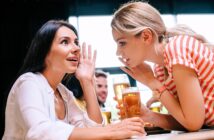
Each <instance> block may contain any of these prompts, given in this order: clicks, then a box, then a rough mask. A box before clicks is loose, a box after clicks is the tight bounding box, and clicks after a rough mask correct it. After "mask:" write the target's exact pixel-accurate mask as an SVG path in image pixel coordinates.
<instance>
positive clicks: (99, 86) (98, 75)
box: [95, 70, 108, 107]
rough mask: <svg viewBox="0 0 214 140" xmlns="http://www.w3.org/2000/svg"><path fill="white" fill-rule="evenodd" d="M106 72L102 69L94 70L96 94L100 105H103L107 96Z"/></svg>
mask: <svg viewBox="0 0 214 140" xmlns="http://www.w3.org/2000/svg"><path fill="white" fill-rule="evenodd" d="M107 78H108V77H107V74H106V73H105V72H104V71H102V70H96V71H95V82H96V88H95V90H96V94H97V99H98V103H99V105H100V107H105V102H106V98H107V96H108V80H107Z"/></svg>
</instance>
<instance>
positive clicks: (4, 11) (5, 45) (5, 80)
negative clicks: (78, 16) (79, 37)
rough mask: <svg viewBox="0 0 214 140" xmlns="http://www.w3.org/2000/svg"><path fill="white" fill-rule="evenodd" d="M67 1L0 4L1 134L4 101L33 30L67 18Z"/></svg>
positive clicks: (11, 1)
mask: <svg viewBox="0 0 214 140" xmlns="http://www.w3.org/2000/svg"><path fill="white" fill-rule="evenodd" d="M68 16H69V8H68V5H67V2H66V1H65V2H60V0H59V1H56V0H50V1H45V0H41V1H39V0H37V1H29V0H28V1H27V0H25V1H14V0H9V1H6V2H5V3H2V1H1V4H0V17H1V20H0V33H1V37H0V61H1V62H0V64H1V78H0V79H1V80H0V83H1V84H0V103H1V104H0V105H1V110H0V111H1V119H0V121H1V122H0V124H1V126H0V137H1V136H2V134H3V130H4V112H5V108H4V105H5V102H6V98H7V95H8V90H9V88H10V86H11V84H12V82H13V81H14V80H15V77H16V74H17V72H18V70H19V68H20V66H21V64H22V62H23V59H24V57H25V54H26V51H27V47H28V46H29V44H30V41H31V39H32V37H33V35H34V34H35V31H36V30H37V29H38V28H39V27H40V26H41V24H43V23H44V22H46V21H47V20H49V19H52V18H57V19H67V17H68Z"/></svg>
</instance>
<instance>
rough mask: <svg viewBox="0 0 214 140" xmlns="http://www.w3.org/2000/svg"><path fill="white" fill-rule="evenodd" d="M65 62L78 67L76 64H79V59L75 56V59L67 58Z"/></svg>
mask: <svg viewBox="0 0 214 140" xmlns="http://www.w3.org/2000/svg"><path fill="white" fill-rule="evenodd" d="M66 60H67V61H69V62H71V63H72V64H74V65H78V63H79V59H78V57H76V56H75V57H68V58H67V59H66Z"/></svg>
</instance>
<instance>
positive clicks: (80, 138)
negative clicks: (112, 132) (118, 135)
mask: <svg viewBox="0 0 214 140" xmlns="http://www.w3.org/2000/svg"><path fill="white" fill-rule="evenodd" d="M108 135H109V134H108V132H106V130H105V128H104V127H102V128H100V127H91V128H74V129H73V131H72V133H71V135H70V137H69V140H100V139H102V140H105V139H109V138H108Z"/></svg>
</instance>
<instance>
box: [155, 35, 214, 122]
mask: <svg viewBox="0 0 214 140" xmlns="http://www.w3.org/2000/svg"><path fill="white" fill-rule="evenodd" d="M164 64H165V67H166V69H167V72H168V75H166V72H165V70H164V67H163V66H158V65H155V69H154V73H155V77H156V78H157V79H158V80H159V81H160V82H162V83H163V84H164V85H165V86H166V87H167V89H168V90H169V91H170V93H171V94H173V95H174V96H176V97H177V91H176V85H175V83H174V81H173V74H172V66H173V65H175V64H180V65H184V66H186V67H189V68H191V69H193V70H194V71H195V72H196V74H197V76H198V80H199V82H200V86H201V90H202V94H203V97H204V106H205V113H206V118H205V124H206V125H214V52H213V51H212V50H211V49H209V48H208V47H206V46H204V45H203V44H202V43H200V41H198V40H197V39H195V38H193V37H190V36H186V35H180V36H175V37H173V38H172V39H170V41H169V43H168V44H167V45H166V47H165V49H164Z"/></svg>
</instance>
